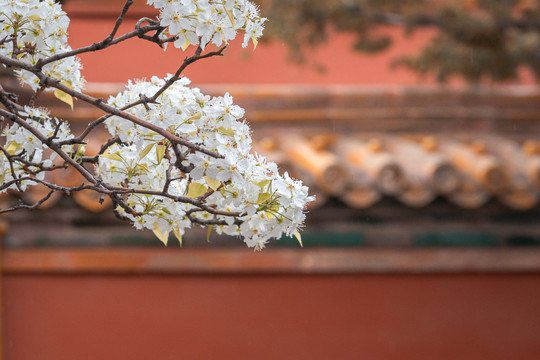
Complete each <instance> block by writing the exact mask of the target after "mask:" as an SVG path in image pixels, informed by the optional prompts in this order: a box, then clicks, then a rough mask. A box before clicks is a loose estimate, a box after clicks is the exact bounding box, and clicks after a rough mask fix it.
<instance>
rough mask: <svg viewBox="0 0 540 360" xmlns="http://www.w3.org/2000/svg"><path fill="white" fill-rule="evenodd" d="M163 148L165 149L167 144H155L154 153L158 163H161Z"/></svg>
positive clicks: (163, 153)
mask: <svg viewBox="0 0 540 360" xmlns="http://www.w3.org/2000/svg"><path fill="white" fill-rule="evenodd" d="M165 150H167V146H165V145H157V146H156V155H157V161H158V164H161V160H163V156H165Z"/></svg>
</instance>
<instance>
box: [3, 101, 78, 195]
mask: <svg viewBox="0 0 540 360" xmlns="http://www.w3.org/2000/svg"><path fill="white" fill-rule="evenodd" d="M18 116H19V118H20V119H21V120H22V121H24V123H26V124H27V125H28V127H31V128H32V129H33V130H34V131H35V133H33V132H31V131H30V130H29V129H27V127H25V126H23V125H19V124H17V123H14V124H11V125H10V126H6V128H5V129H4V131H3V133H2V135H0V143H3V144H5V146H4V150H5V151H6V152H7V154H5V153H4V152H0V183H1V184H6V183H8V182H10V181H13V180H14V179H16V178H23V177H32V178H37V179H38V180H43V179H44V176H45V172H44V171H43V170H44V169H47V168H48V167H50V166H51V165H52V164H53V160H54V159H55V157H56V155H57V154H56V153H54V152H53V153H51V152H48V153H44V151H45V150H46V149H47V148H48V146H47V145H45V144H44V143H43V142H42V141H41V140H40V139H39V138H38V136H37V134H39V135H40V136H41V137H43V138H54V139H55V140H57V141H64V140H67V139H69V138H70V137H71V132H70V129H69V125H68V124H67V123H66V122H65V121H61V120H58V119H56V118H51V117H50V116H49V114H48V112H47V110H46V109H43V108H34V107H30V106H25V107H24V111H20V112H19V113H18ZM36 133H37V134H36ZM62 150H64V151H65V152H66V153H69V154H71V153H72V152H73V146H72V145H64V146H62ZM8 154H9V155H10V156H16V157H18V158H19V159H20V160H21V161H13V162H10V161H9V160H8V157H7V155H8ZM35 184H36V182H35V181H33V180H27V181H20V182H19V183H18V187H17V185H16V184H15V183H13V184H12V185H11V186H9V187H7V188H6V189H3V191H6V190H7V189H10V188H11V189H17V188H20V189H21V190H22V191H24V190H25V189H26V188H27V186H28V185H35Z"/></svg>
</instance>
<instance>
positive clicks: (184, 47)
mask: <svg viewBox="0 0 540 360" xmlns="http://www.w3.org/2000/svg"><path fill="white" fill-rule="evenodd" d="M189 45H191V43H190V42H189V40H188V38H186V42H185V43H184V45H182V46H181V48H182V51H186V49H187V48H188V46H189Z"/></svg>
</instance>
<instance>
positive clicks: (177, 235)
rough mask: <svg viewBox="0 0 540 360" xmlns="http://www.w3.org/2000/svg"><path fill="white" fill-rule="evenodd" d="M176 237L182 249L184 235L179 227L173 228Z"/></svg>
mask: <svg viewBox="0 0 540 360" xmlns="http://www.w3.org/2000/svg"><path fill="white" fill-rule="evenodd" d="M172 230H173V234H174V236H176V238H177V239H178V242H179V243H180V247H182V234H180V229H179V228H178V226H173V228H172Z"/></svg>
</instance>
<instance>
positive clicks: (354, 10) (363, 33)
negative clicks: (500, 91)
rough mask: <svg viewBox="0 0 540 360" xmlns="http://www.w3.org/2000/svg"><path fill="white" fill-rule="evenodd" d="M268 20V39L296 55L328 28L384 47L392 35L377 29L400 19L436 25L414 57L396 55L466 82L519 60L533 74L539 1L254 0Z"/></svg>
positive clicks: (500, 76) (502, 72)
mask: <svg viewBox="0 0 540 360" xmlns="http://www.w3.org/2000/svg"><path fill="white" fill-rule="evenodd" d="M258 2H259V3H260V4H261V5H262V8H263V10H264V12H265V14H266V16H268V17H271V18H272V19H273V21H272V22H271V23H269V24H268V27H267V30H266V32H265V34H266V36H267V37H268V38H269V39H272V38H279V39H281V40H283V41H284V42H286V43H287V45H288V47H289V48H290V54H291V56H292V57H293V59H296V60H297V61H302V60H305V50H306V49H307V48H309V47H316V46H318V45H320V44H322V43H324V42H325V41H327V40H328V39H329V34H330V33H332V32H335V31H337V32H346V33H352V34H354V35H355V41H354V44H353V46H354V49H355V50H357V51H361V52H365V53H375V52H379V51H384V50H386V49H388V48H389V47H390V46H391V45H392V39H391V38H390V37H389V36H388V35H384V32H381V31H378V30H380V29H381V27H385V26H388V25H398V26H402V27H403V29H404V31H405V32H406V33H409V34H410V33H412V32H413V31H415V30H417V29H419V28H426V27H428V28H435V29H437V30H438V32H437V34H436V35H435V36H434V37H433V39H432V40H431V42H430V43H429V44H428V45H426V46H425V47H424V48H423V49H422V51H421V52H420V53H419V54H418V55H416V56H410V57H402V58H399V59H395V63H394V64H395V65H402V66H406V67H408V68H410V69H412V70H414V71H416V72H418V73H419V74H422V75H426V74H433V75H435V76H436V78H437V79H438V80H439V81H446V80H448V79H449V78H450V77H453V76H461V77H463V78H465V79H466V80H467V81H469V82H478V81H481V80H487V79H490V80H492V81H505V80H511V79H516V78H517V77H518V69H519V68H520V67H525V68H528V69H530V70H531V72H532V73H533V74H534V75H535V76H536V78H537V79H538V78H539V77H540V2H539V1H538V0H336V1H328V0H258Z"/></svg>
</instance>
